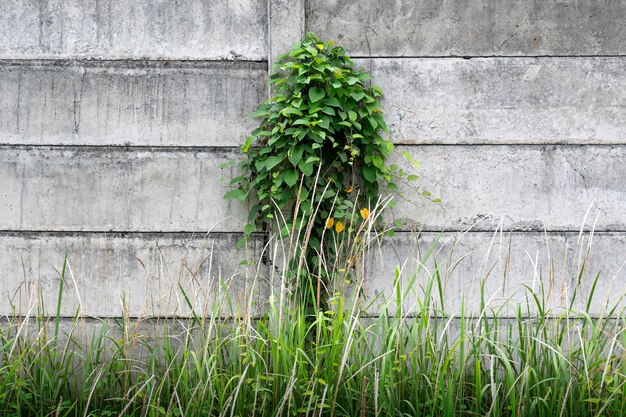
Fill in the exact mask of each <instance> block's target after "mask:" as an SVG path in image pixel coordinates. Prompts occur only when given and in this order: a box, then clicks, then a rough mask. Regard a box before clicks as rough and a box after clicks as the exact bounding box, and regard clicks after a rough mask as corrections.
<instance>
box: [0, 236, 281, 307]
mask: <svg viewBox="0 0 626 417" xmlns="http://www.w3.org/2000/svg"><path fill="white" fill-rule="evenodd" d="M238 238H239V236H238V235H236V234H209V235H203V234H198V235H191V234H174V235H172V234H131V235H123V234H112V235H106V234H95V233H93V234H92V233H86V234H85V233H83V234H80V233H79V234H50V233H6V232H3V233H2V234H1V235H0V315H10V314H17V315H21V316H26V315H34V314H40V313H45V314H48V315H55V314H56V308H57V300H58V293H59V286H60V283H61V270H62V267H63V260H64V257H65V256H66V255H67V261H68V265H69V266H68V268H67V269H66V273H65V280H64V287H63V298H62V303H61V314H62V315H64V316H69V317H72V316H74V315H75V314H76V312H77V311H78V309H79V307H80V313H81V314H82V315H85V316H97V317H121V316H123V315H126V316H131V317H150V316H171V315H177V316H190V315H191V310H190V308H189V306H188V302H189V303H191V304H192V305H193V307H194V311H195V312H196V314H198V315H203V316H206V315H210V314H211V312H212V311H213V310H212V309H213V308H215V307H216V306H218V305H222V304H223V306H222V308H221V309H218V310H217V311H218V312H221V313H222V314H223V315H224V316H229V315H237V314H239V313H241V314H246V313H250V312H251V311H257V310H258V308H260V306H261V304H263V303H264V302H265V301H266V300H267V294H268V291H269V288H268V284H267V280H264V278H263V276H264V273H263V272H262V271H263V270H262V269H261V272H256V270H255V269H256V267H257V265H252V266H249V267H247V266H243V265H240V262H241V261H243V260H246V259H250V260H255V259H256V257H257V253H258V252H259V251H258V249H259V248H258V246H259V245H260V242H257V241H256V240H255V241H253V242H252V243H251V245H250V247H249V249H248V250H237V249H235V245H236V242H237V239H238ZM181 289H182V290H181ZM183 291H184V292H183ZM185 295H186V296H187V297H188V299H189V301H187V300H186V299H185ZM226 296H229V297H231V299H232V302H233V304H237V303H241V310H235V311H232V312H231V311H229V309H228V308H227V305H226V301H225V299H226ZM247 297H251V299H248V298H247ZM235 308H236V307H235ZM246 309H250V310H248V311H246Z"/></svg>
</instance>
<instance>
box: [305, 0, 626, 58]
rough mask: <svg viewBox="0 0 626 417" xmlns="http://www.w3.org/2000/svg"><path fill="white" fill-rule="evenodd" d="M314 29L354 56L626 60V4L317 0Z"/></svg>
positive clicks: (312, 10) (312, 5)
mask: <svg viewBox="0 0 626 417" xmlns="http://www.w3.org/2000/svg"><path fill="white" fill-rule="evenodd" d="M308 10H309V13H308V15H307V30H309V31H313V32H316V33H317V34H318V35H320V36H322V37H324V38H330V39H334V40H336V41H338V42H339V43H340V44H342V45H343V46H345V47H346V48H347V50H348V51H349V52H350V53H351V54H352V55H354V56H370V55H372V56H485V55H487V56H491V55H533V56H534V55H596V54H599V55H623V54H624V53H626V25H625V24H624V22H625V21H626V2H625V1H624V0H607V1H602V2H598V1H595V0H581V1H571V0H566V1H541V2H537V1H515V0H504V1H480V0H473V1H467V0H452V1H439V0H426V1H419V2H417V1H414V0H393V1H392V0H386V1H380V0H365V1H362V0H358V1H356V0H348V1H345V0H343V1H339V0H311V1H310V2H309V4H308Z"/></svg>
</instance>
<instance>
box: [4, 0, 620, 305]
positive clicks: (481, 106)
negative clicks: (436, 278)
mask: <svg viewBox="0 0 626 417" xmlns="http://www.w3.org/2000/svg"><path fill="white" fill-rule="evenodd" d="M625 22H626V1H624V0H607V1H604V2H596V1H592V0H580V1H578V0H565V1H559V2H555V1H546V2H521V1H512V0H506V1H498V2H496V1H460V0H450V1H443V2H442V1H435V0H432V1H431V0H427V1H422V2H415V1H409V0H384V1H380V0H377V1H374V0H364V1H363V0H362V1H352V0H349V1H345V0H344V1H337V0H308V1H306V2H305V1H304V0H241V1H230V0H219V1H210V2H207V1H202V0H190V1H188V2H183V3H180V2H171V1H156V2H147V1H139V2H131V1H121V2H119V1H118V2H115V1H111V0H107V1H100V2H89V1H86V0H71V1H63V2H52V1H46V0H37V1H33V2H23V1H18V0H14V1H11V0H10V1H4V2H2V4H0V313H1V314H7V313H10V312H12V311H15V312H18V313H19V314H24V313H25V312H27V311H28V309H29V307H32V306H33V305H34V304H33V301H34V300H37V299H43V300H44V303H45V306H47V307H48V310H50V311H52V310H53V306H54V304H55V303H56V299H57V293H58V288H59V283H60V269H61V267H62V265H63V259H64V257H65V256H66V255H67V259H68V261H69V265H70V267H71V271H67V274H66V285H65V288H64V300H65V301H64V304H63V310H62V313H63V314H64V315H67V316H72V315H73V314H74V312H75V311H76V309H77V308H78V307H79V306H80V307H81V309H82V310H81V311H82V312H83V313H84V314H86V315H94V316H119V315H121V314H122V308H123V309H124V311H125V312H126V313H127V314H130V315H131V316H139V315H150V316H160V315H164V314H168V315H172V314H174V315H188V314H190V309H189V306H188V305H187V304H188V303H187V301H186V300H183V299H181V290H180V289H181V288H183V289H184V290H185V293H188V294H193V297H192V298H193V300H192V301H191V304H193V307H194V309H196V310H203V309H207V308H210V306H211V305H212V303H213V302H214V298H215V297H216V294H220V291H219V278H220V277H221V278H222V280H225V281H227V285H228V286H229V291H230V292H231V294H233V295H234V296H236V297H237V298H238V299H247V303H246V306H247V307H246V308H249V309H253V310H254V309H256V308H258V306H260V305H262V304H263V302H264V301H266V299H267V294H268V291H269V287H270V282H271V281H272V279H273V278H272V277H271V276H268V275H269V273H268V270H267V268H264V267H263V266H262V265H261V264H260V263H259V262H255V263H254V264H252V265H242V264H241V261H242V260H244V259H246V258H251V259H256V258H258V256H259V254H260V251H261V243H262V242H260V241H255V242H253V244H252V245H251V247H250V248H248V250H247V253H246V252H245V251H243V250H237V249H235V248H234V242H235V241H236V240H237V238H238V233H239V232H240V230H241V226H242V224H243V222H244V220H245V217H244V216H245V212H246V207H245V206H244V205H243V204H239V203H238V202H233V201H225V200H222V195H223V193H224V192H225V190H226V187H227V186H226V185H225V183H222V182H220V181H219V179H220V178H228V177H230V176H232V175H233V174H232V172H231V169H230V168H225V169H222V168H220V165H221V164H222V163H224V162H226V161H228V160H230V159H232V158H233V157H236V155H237V152H236V148H237V145H238V144H239V143H241V142H242V141H243V140H244V139H245V137H246V135H247V133H248V132H249V131H250V130H251V128H252V127H253V126H254V121H252V120H250V119H249V118H248V117H247V115H248V114H249V113H250V112H251V111H252V110H253V109H254V108H255V107H256V106H257V105H258V104H260V103H261V102H263V101H264V100H265V99H266V98H267V94H268V89H267V78H268V67H269V66H270V65H271V60H272V59H273V57H275V56H276V55H277V54H279V53H282V52H285V51H286V50H288V48H289V46H290V45H291V44H292V43H293V42H294V41H296V40H297V39H299V38H300V37H301V36H302V35H303V34H304V32H305V31H314V32H316V33H317V34H319V35H320V36H321V37H323V38H325V39H334V40H335V41H336V42H338V43H340V44H341V45H343V46H344V47H345V48H346V49H347V51H348V53H349V54H351V55H352V56H353V57H355V58H356V59H355V61H356V62H357V64H358V65H359V66H362V67H364V68H366V69H367V70H369V71H370V72H371V73H372V75H373V78H374V83H375V84H377V85H379V86H380V87H381V88H382V89H383V91H384V92H385V99H384V106H385V109H386V118H387V120H388V123H389V125H390V128H391V138H392V139H393V140H394V142H395V143H396V144H397V145H399V146H398V154H399V153H401V152H402V151H405V150H407V151H410V152H411V153H413V154H414V155H415V157H416V159H418V160H419V161H421V162H422V163H423V169H422V170H421V171H419V172H418V174H420V175H422V176H423V178H422V184H423V186H424V187H425V188H426V189H428V190H430V191H432V192H433V194H434V195H436V196H437V197H440V198H441V199H442V204H441V206H438V205H434V204H432V203H430V202H428V201H426V200H424V199H421V198H420V197H419V196H418V195H416V194H415V193H414V192H412V191H411V190H407V195H408V196H409V198H408V200H409V201H404V200H401V201H399V202H398V203H399V204H398V205H397V207H396V208H394V209H393V210H391V211H389V212H388V213H387V214H386V221H388V222H391V221H392V220H400V221H401V224H402V227H401V228H400V230H399V231H398V233H397V234H396V235H395V237H394V238H393V239H390V240H388V241H386V242H385V243H383V245H382V246H381V247H380V248H375V250H372V254H371V256H370V257H369V259H368V261H367V265H366V270H367V281H366V288H365V294H366V296H368V297H375V296H376V294H378V293H380V292H381V291H382V292H386V293H388V292H389V291H390V289H391V286H392V284H393V276H394V269H395V267H396V266H397V265H398V266H401V267H402V268H403V279H404V280H409V279H410V277H411V271H415V270H417V269H419V268H420V265H419V263H418V262H417V259H418V258H419V254H420V253H422V254H423V253H425V251H426V250H427V248H428V247H430V246H431V245H434V248H435V253H437V258H438V263H439V265H440V268H441V273H442V276H443V277H444V282H445V292H446V296H447V299H446V301H445V302H444V304H445V307H446V308H447V309H448V310H449V311H451V312H458V310H459V308H460V300H461V299H462V298H465V305H466V307H467V308H468V309H470V310H472V311H477V310H479V309H480V307H479V306H480V303H479V298H476V297H477V296H478V295H479V294H480V283H481V282H483V280H484V279H486V284H485V288H486V289H487V293H488V298H491V299H492V302H493V303H494V304H496V303H498V302H501V301H502V300H505V299H507V298H514V299H519V295H520V292H519V290H520V288H521V287H520V284H528V285H530V286H535V287H536V286H537V285H539V284H540V283H541V282H543V283H544V284H545V285H546V286H547V287H549V288H550V289H551V292H550V294H549V300H550V302H552V303H554V305H561V304H563V305H566V304H569V301H570V300H571V298H572V296H573V293H574V289H575V287H576V284H577V282H578V276H577V273H576V271H577V270H578V269H580V268H581V266H582V265H583V264H584V265H586V268H587V269H586V270H587V273H586V274H585V276H584V279H582V280H581V284H580V293H583V294H587V293H588V292H589V291H590V288H591V287H590V282H592V279H593V277H594V276H595V273H596V272H602V275H601V279H600V282H599V284H598V286H597V288H598V293H599V298H601V299H602V300H604V299H605V298H607V297H609V298H610V296H615V295H617V294H619V293H621V292H622V291H624V290H625V285H626V266H623V265H624V262H626V23H625ZM583 226H584V227H585V230H587V231H589V230H592V229H593V230H594V231H595V234H594V235H593V236H589V234H588V233H584V234H583V235H580V234H579V230H580V229H581V227H583ZM468 229H469V231H468ZM441 231H444V232H445V233H444V234H443V235H439V232H441ZM588 253H589V255H587V254H588ZM585 260H587V261H586V262H585ZM425 267H426V271H428V272H432V270H433V264H432V263H428V264H427V265H425ZM258 268H260V272H259V269H258ZM420 274H421V275H420V277H419V280H421V281H419V282H418V284H421V283H423V279H424V276H425V275H427V273H426V272H424V269H423V268H422V271H421V272H420ZM405 284H406V281H405ZM37 288H41V292H37V291H36V289H37ZM415 288H416V290H415V291H417V292H419V288H420V287H419V285H416V286H415ZM253 289H255V291H254V292H256V293H257V294H255V295H254V296H253V297H252V298H246V297H247V295H248V294H250V293H251V292H253V291H252V290H253ZM516 297H518V298H516ZM613 298H615V297H613ZM407 303H408V305H407V307H411V298H410V297H409V299H407ZM602 307H603V303H600V302H598V303H595V304H594V305H593V309H594V312H595V313H599V312H600V310H601V309H602Z"/></svg>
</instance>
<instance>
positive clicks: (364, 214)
mask: <svg viewBox="0 0 626 417" xmlns="http://www.w3.org/2000/svg"><path fill="white" fill-rule="evenodd" d="M359 213H361V217H363V220H367V218H368V217H369V216H370V211H369V210H368V209H366V208H365V207H364V208H362V209H361V210H360V211H359Z"/></svg>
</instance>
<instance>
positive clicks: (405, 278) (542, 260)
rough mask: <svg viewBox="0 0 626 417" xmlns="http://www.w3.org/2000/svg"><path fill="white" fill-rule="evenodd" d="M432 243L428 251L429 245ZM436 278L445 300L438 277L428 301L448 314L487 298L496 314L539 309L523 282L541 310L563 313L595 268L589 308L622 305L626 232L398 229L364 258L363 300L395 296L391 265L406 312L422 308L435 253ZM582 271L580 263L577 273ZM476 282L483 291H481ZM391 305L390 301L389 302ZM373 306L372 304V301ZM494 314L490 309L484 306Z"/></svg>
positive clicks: (578, 299) (582, 296) (474, 308)
mask: <svg viewBox="0 0 626 417" xmlns="http://www.w3.org/2000/svg"><path fill="white" fill-rule="evenodd" d="M431 248H432V253H431V254H429V250H431ZM435 260H436V262H437V267H438V273H439V276H440V279H441V285H442V288H441V290H442V293H443V298H444V299H443V302H442V300H441V299H440V294H439V288H438V285H437V283H436V282H435V284H434V285H433V288H432V293H431V302H433V303H434V304H435V305H436V306H437V307H438V308H442V307H443V308H444V310H445V311H446V312H447V313H449V314H456V315H459V314H460V313H461V301H462V300H464V303H465V312H466V313H468V314H470V313H471V314H476V315H478V314H480V313H481V311H482V308H483V304H481V297H484V303H485V304H484V305H487V306H488V308H492V309H493V311H498V312H499V315H509V316H514V315H515V314H516V309H517V307H518V305H519V306H520V307H521V312H522V315H524V314H528V313H529V312H534V311H537V306H536V305H535V300H534V299H533V298H532V296H531V295H530V294H529V292H528V291H527V289H526V288H525V287H524V285H526V286H528V287H529V288H531V289H532V290H533V291H535V292H536V294H537V295H538V296H539V298H540V299H541V300H542V302H544V306H543V308H544V309H545V310H549V309H551V310H552V314H553V315H560V314H562V313H564V312H566V311H568V310H569V308H570V306H572V308H573V310H586V309H587V308H586V305H587V302H588V299H589V296H590V294H591V289H592V287H593V282H594V280H595V277H596V275H597V274H598V273H599V274H600V277H599V279H598V283H597V285H596V288H595V292H594V296H593V298H592V302H591V303H590V304H589V309H588V312H589V313H590V314H591V315H595V316H597V315H600V314H601V313H602V312H603V311H604V312H606V311H607V307H608V308H611V307H613V306H614V305H616V304H617V305H619V306H620V309H623V308H626V302H625V301H624V298H623V297H624V295H626V233H624V232H619V233H595V234H591V233H584V234H582V235H579V234H578V233H548V234H543V233H540V232H539V233H506V232H504V233H502V232H468V233H465V232H461V233H443V234H437V233H422V234H418V233H414V234H411V233H398V234H396V235H395V236H394V237H393V238H388V239H385V240H384V241H383V243H382V245H381V246H377V245H374V246H373V247H372V249H371V253H370V256H369V257H368V260H367V267H366V278H365V282H364V294H365V296H366V297H365V298H366V299H368V300H372V299H375V298H376V297H377V296H378V299H377V300H376V302H375V303H374V306H375V307H376V306H379V305H380V304H382V303H381V301H382V299H383V298H385V297H390V298H391V299H393V297H394V276H395V268H396V267H399V268H400V270H401V274H400V281H399V282H400V286H401V288H402V291H403V292H404V293H405V294H406V297H405V300H404V304H403V307H404V308H405V309H406V310H405V311H406V312H413V313H414V314H415V313H419V307H418V305H417V304H416V301H417V300H418V299H419V300H422V303H423V302H424V301H423V300H424V292H425V289H426V288H427V287H428V282H429V281H431V280H435V281H436V275H437V274H436V272H435V270H436V269H435V262H434V261H435ZM581 271H583V272H582V273H581ZM481 286H482V287H483V290H484V293H482V294H481ZM392 307H393V308H392V311H395V307H396V306H395V304H394V303H392ZM373 311H376V308H374V310H373ZM487 314H491V311H487Z"/></svg>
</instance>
